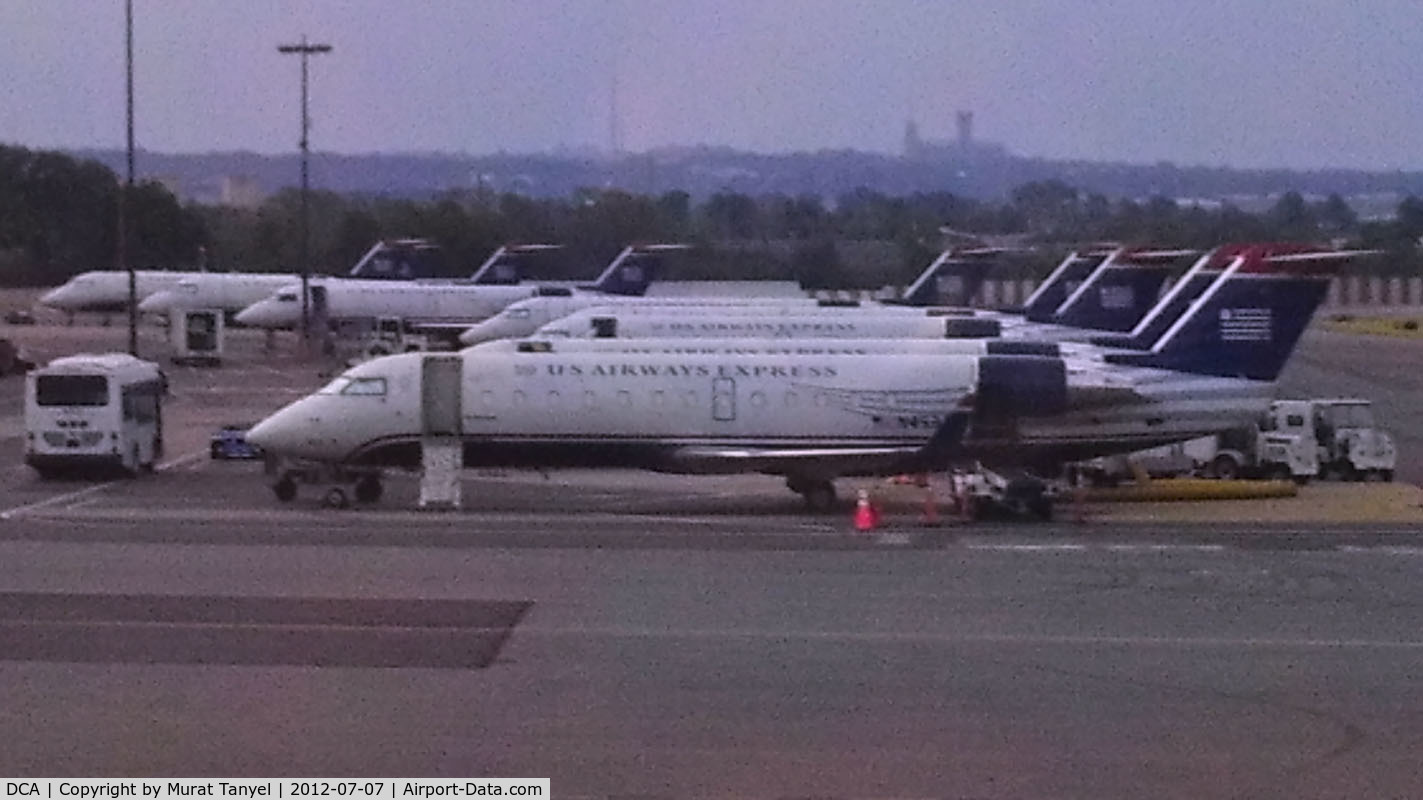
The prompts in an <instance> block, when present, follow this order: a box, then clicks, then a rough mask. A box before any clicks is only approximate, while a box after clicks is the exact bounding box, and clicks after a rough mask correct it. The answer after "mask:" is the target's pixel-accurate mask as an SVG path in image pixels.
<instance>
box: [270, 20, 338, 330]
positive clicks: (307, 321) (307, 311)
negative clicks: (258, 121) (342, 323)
mask: <svg viewBox="0 0 1423 800" xmlns="http://www.w3.org/2000/svg"><path fill="white" fill-rule="evenodd" d="M277 52H279V53H285V54H293V53H295V54H297V55H299V56H301V336H302V338H303V339H310V337H311V285H310V284H311V256H310V251H309V247H310V239H311V228H310V222H309V221H308V219H307V193H308V191H309V182H310V180H309V177H308V175H309V173H308V171H307V165H306V161H307V129H308V128H310V127H311V118H310V117H309V116H308V115H307V110H306V108H307V106H306V73H307V69H306V60H307V57H308V56H311V55H315V54H320V53H329V52H331V45H329V44H311V43H309V42H307V41H306V36H305V35H303V36H302V37H301V44H283V45H278V46H277Z"/></svg>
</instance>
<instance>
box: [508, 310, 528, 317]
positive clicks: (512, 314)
mask: <svg viewBox="0 0 1423 800" xmlns="http://www.w3.org/2000/svg"><path fill="white" fill-rule="evenodd" d="M506 313H508V315H509V319H528V318H529V310H528V309H527V308H511V309H509V310H508V312H506Z"/></svg>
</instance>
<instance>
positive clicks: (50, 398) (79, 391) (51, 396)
mask: <svg viewBox="0 0 1423 800" xmlns="http://www.w3.org/2000/svg"><path fill="white" fill-rule="evenodd" d="M35 402H36V403H38V404H40V405H42V406H106V405H108V404H109V379H108V378H105V377H104V376H103V375H41V376H39V377H38V378H36V379H35Z"/></svg>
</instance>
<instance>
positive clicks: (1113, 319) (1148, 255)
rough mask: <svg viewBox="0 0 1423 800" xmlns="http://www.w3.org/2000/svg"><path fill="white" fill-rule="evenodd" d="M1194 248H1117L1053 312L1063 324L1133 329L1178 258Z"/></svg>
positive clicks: (1153, 300)
mask: <svg viewBox="0 0 1423 800" xmlns="http://www.w3.org/2000/svg"><path fill="white" fill-rule="evenodd" d="M1193 252H1194V251H1191V250H1117V251H1115V252H1113V253H1112V254H1111V255H1109V256H1107V257H1106V258H1105V259H1103V261H1102V263H1101V264H1099V265H1098V266H1097V269H1096V270H1095V271H1094V272H1093V273H1092V274H1091V276H1090V277H1088V278H1087V280H1086V281H1083V283H1082V285H1080V286H1078V287H1077V290H1076V291H1074V292H1073V293H1072V294H1070V295H1068V297H1067V299H1066V300H1064V301H1063V303H1062V305H1061V306H1060V307H1059V308H1058V309H1057V311H1056V313H1054V314H1053V321H1054V322H1056V323H1058V324H1060V325H1071V326H1073V327H1077V328H1091V329H1094V330H1101V331H1129V330H1131V329H1132V328H1133V327H1135V326H1136V324H1137V323H1138V322H1140V321H1141V319H1142V317H1144V316H1146V314H1147V313H1148V312H1149V311H1151V309H1152V307H1153V306H1155V305H1156V299H1157V297H1158V296H1159V295H1160V294H1161V286H1162V285H1163V284H1164V283H1166V278H1167V277H1168V276H1169V275H1170V273H1171V270H1172V267H1173V265H1174V264H1175V262H1176V261H1177V259H1179V258H1181V257H1182V256H1186V255H1190V254H1191V253H1193Z"/></svg>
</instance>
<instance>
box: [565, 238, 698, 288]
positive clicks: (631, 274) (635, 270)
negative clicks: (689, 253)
mask: <svg viewBox="0 0 1423 800" xmlns="http://www.w3.org/2000/svg"><path fill="white" fill-rule="evenodd" d="M686 249H687V246H686V245H680V244H653V245H632V246H629V247H625V248H623V251H622V252H621V253H618V255H617V258H614V259H613V261H612V263H610V264H608V268H607V269H605V270H603V274H602V275H599V276H598V280H597V281H595V282H594V283H593V284H592V285H591V286H580V287H578V288H580V289H589V290H592V291H595V292H603V293H605V294H618V295H627V296H629V297H640V296H642V295H643V294H646V293H647V287H648V286H649V285H651V284H652V282H653V281H654V280H656V279H657V276H658V275H659V274H661V271H662V254H664V253H668V252H673V251H679V250H686Z"/></svg>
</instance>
